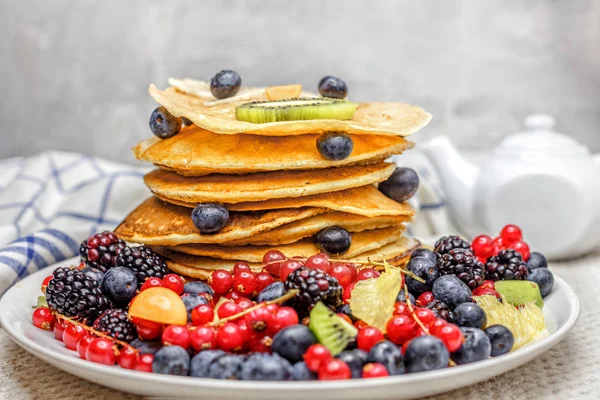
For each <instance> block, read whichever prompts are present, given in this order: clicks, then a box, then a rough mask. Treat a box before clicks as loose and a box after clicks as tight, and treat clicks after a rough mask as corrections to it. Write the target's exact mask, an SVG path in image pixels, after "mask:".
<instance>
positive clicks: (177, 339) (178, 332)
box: [162, 325, 190, 349]
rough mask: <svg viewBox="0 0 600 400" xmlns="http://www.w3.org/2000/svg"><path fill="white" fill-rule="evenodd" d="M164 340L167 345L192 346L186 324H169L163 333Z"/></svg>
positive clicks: (185, 347)
mask: <svg viewBox="0 0 600 400" xmlns="http://www.w3.org/2000/svg"><path fill="white" fill-rule="evenodd" d="M162 342H163V344H164V345H165V346H181V347H183V348H184V349H187V348H188V347H190V332H189V330H188V328H187V326H184V325H169V326H167V327H166V328H165V330H164V331H163V333H162Z"/></svg>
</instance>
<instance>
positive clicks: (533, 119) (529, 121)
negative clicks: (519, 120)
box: [523, 114, 555, 131]
mask: <svg viewBox="0 0 600 400" xmlns="http://www.w3.org/2000/svg"><path fill="white" fill-rule="evenodd" d="M554 122H555V121H554V117H553V116H552V115H549V114H532V115H530V116H528V117H527V118H525V120H524V121H523V126H524V127H525V129H527V130H536V131H537V130H544V131H551V130H553V128H554Z"/></svg>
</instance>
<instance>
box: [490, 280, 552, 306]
mask: <svg viewBox="0 0 600 400" xmlns="http://www.w3.org/2000/svg"><path fill="white" fill-rule="evenodd" d="M494 287H495V289H496V292H498V293H500V295H502V296H504V298H506V301H508V302H509V303H510V304H512V305H513V306H522V305H523V304H527V303H535V305H536V306H538V307H539V308H543V307H544V300H542V294H541V293H540V288H539V286H538V285H537V283H535V282H530V281H516V280H512V281H496V283H495V284H494Z"/></svg>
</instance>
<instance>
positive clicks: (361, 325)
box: [354, 319, 369, 331]
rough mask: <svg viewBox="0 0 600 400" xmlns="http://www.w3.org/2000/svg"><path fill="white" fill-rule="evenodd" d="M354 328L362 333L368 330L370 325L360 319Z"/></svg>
mask: <svg viewBox="0 0 600 400" xmlns="http://www.w3.org/2000/svg"><path fill="white" fill-rule="evenodd" d="M354 327H355V328H356V329H358V330H359V331H360V330H361V329H365V328H368V327H369V324H367V323H366V322H365V321H362V320H360V319H359V320H358V321H356V322H355V323H354Z"/></svg>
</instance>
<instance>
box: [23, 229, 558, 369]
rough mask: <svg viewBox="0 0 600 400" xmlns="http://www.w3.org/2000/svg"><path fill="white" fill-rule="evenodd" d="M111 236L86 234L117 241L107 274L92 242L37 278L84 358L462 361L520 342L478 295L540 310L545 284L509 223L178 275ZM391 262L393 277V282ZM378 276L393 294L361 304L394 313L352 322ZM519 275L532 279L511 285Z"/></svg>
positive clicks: (222, 363)
mask: <svg viewBox="0 0 600 400" xmlns="http://www.w3.org/2000/svg"><path fill="white" fill-rule="evenodd" d="M112 236H114V235H113V234H111V233H106V232H105V233H102V234H100V235H99V236H98V235H97V236H93V237H92V238H90V239H88V240H87V241H86V242H84V243H82V248H84V247H85V246H87V247H88V248H91V247H90V243H92V244H94V243H96V242H98V243H104V242H106V241H107V240H110V241H111V243H112V244H106V243H105V244H104V245H103V246H105V247H106V248H107V249H109V248H110V247H111V246H113V250H115V249H117V248H118V251H116V250H115V251H113V250H110V249H109V251H108V252H107V253H106V254H109V253H110V254H111V261H110V262H108V261H107V262H106V263H104V265H103V271H101V270H100V269H99V268H96V269H95V270H94V271H93V273H90V271H89V268H90V266H89V261H90V260H89V254H90V251H89V250H88V251H87V253H86V252H83V253H82V265H81V266H80V267H78V268H72V269H69V268H58V269H57V270H56V271H54V273H53V274H52V275H51V276H49V277H48V278H46V279H45V280H44V283H43V284H42V291H43V292H44V293H45V295H46V300H47V307H45V306H43V307H39V308H37V309H36V310H35V311H34V312H33V315H32V322H33V324H34V325H35V326H36V327H38V328H40V329H45V330H48V331H52V333H53V335H54V337H55V338H56V339H58V340H61V341H63V342H64V344H65V346H66V347H67V348H69V349H72V350H75V351H77V352H78V353H79V355H80V357H82V358H84V359H86V360H89V361H93V362H98V363H102V364H106V365H114V364H118V365H119V366H120V367H121V368H126V369H135V370H138V371H146V372H155V373H163V374H172V375H191V376H195V377H204V378H215V379H239V380H275V381H282V380H298V381H299V380H315V379H318V380H332V379H355V378H378V377H385V376H392V375H400V374H404V373H414V372H421V371H430V370H435V369H440V368H446V367H448V366H449V365H461V364H466V363H471V362H475V361H479V360H483V359H486V358H488V357H496V356H499V355H502V354H505V353H507V352H509V351H511V350H512V348H513V345H514V343H515V336H514V332H512V331H511V329H509V328H508V327H507V326H504V325H502V324H498V323H497V321H496V322H495V323H494V321H492V320H490V319H489V318H488V314H487V313H486V309H485V308H484V306H483V307H482V304H485V302H481V303H480V302H479V301H477V299H478V298H479V297H480V296H487V297H486V299H491V301H492V302H493V303H495V304H501V303H499V302H498V301H497V300H495V298H498V299H501V300H502V301H503V302H505V303H504V304H506V302H507V303H509V304H515V305H517V306H522V305H523V303H513V301H523V299H530V300H527V301H528V303H527V306H528V307H535V305H533V304H537V305H538V306H541V305H543V302H542V297H545V296H546V295H547V294H548V293H549V292H550V291H551V289H552V286H553V277H552V273H551V272H550V271H549V270H548V269H547V261H546V259H545V257H544V256H543V255H541V254H539V253H535V252H533V253H530V252H529V249H528V247H527V245H526V244H525V242H523V241H522V235H521V231H520V229H518V227H516V226H514V225H509V226H507V227H505V228H504V229H503V230H502V233H501V235H500V236H499V238H497V239H492V238H490V237H488V236H479V237H477V238H475V240H474V241H473V242H472V243H470V244H469V243H468V242H466V241H465V240H464V239H462V238H460V237H446V238H442V239H440V240H439V241H438V243H437V244H436V247H435V251H432V250H428V249H426V248H421V249H418V250H416V251H415V252H414V253H413V254H412V256H411V258H410V260H409V261H408V263H407V264H406V266H405V267H404V268H394V267H390V266H389V265H387V264H385V263H370V262H369V263H366V262H365V263H358V264H357V263H352V262H350V261H344V260H334V259H331V258H330V257H329V256H328V255H326V254H324V253H320V254H316V255H313V256H311V257H308V258H301V257H294V258H288V257H286V256H285V255H284V254H282V253H281V252H280V251H278V250H271V251H269V252H267V253H266V254H265V255H264V258H263V266H262V268H260V271H258V268H251V267H250V266H249V265H248V264H247V263H245V262H238V263H236V264H235V265H234V266H233V268H232V270H231V271H226V270H215V271H214V272H213V273H212V276H211V278H210V279H209V282H201V281H186V280H185V278H183V277H181V276H179V275H177V274H173V273H170V271H169V270H168V268H167V266H166V264H165V261H164V260H163V259H162V257H160V256H159V255H157V254H155V253H154V252H152V250H150V249H149V248H147V247H145V246H139V247H126V246H117V245H116V244H118V243H119V241H118V239H115V238H113V237H112ZM103 241H104V242H103ZM86 243H87V244H86ZM114 246H116V247H114ZM96 248H99V247H96ZM92 254H94V253H92ZM100 259H105V260H108V257H100ZM86 263H87V264H88V265H87V266H86ZM392 270H396V271H400V273H401V274H402V275H401V276H400V278H401V279H400V280H398V281H396V280H393V279H394V278H393V277H392V278H390V277H391V276H392V275H393V274H391V275H390V271H392ZM382 271H383V272H382ZM396 273H397V272H396ZM486 278H487V280H485V279H486ZM387 279H392V280H393V282H396V283H395V286H394V287H396V288H397V292H396V291H394V292H393V297H392V298H390V297H389V296H387V294H385V293H377V292H375V293H371V294H369V295H370V296H375V297H376V298H369V299H367V301H378V302H380V304H381V302H383V301H384V300H383V299H384V298H385V299H390V301H391V303H388V304H389V306H390V308H389V311H387V308H386V307H383V306H382V307H378V308H376V309H373V308H372V307H371V308H370V307H360V309H361V310H365V309H366V310H370V309H372V310H370V312H372V313H374V314H375V313H377V314H378V316H381V315H383V316H384V319H383V320H381V318H371V317H373V316H370V315H363V314H360V316H361V318H359V317H358V316H357V315H359V311H358V310H359V308H354V307H355V305H356V304H357V302H360V301H365V299H363V298H362V297H361V296H363V293H368V290H367V291H365V290H364V289H365V288H366V287H370V285H372V284H378V283H382V284H383V283H385V282H388V281H385V280H387ZM523 279H529V280H530V281H532V282H535V283H536V284H535V285H531V284H529V285H525V286H518V285H513V284H511V282H515V283H525V282H522V280H523ZM495 281H498V282H495ZM501 282H502V285H501V284H500V283H501ZM382 287H383V286H382ZM357 288H360V289H361V290H355V289H357ZM532 288H533V289H532ZM523 291H526V293H525V292H523ZM395 293H398V294H397V296H396V294H395ZM353 294H354V295H355V296H354V297H353ZM491 296H493V297H491ZM482 298H483V297H482ZM515 299H516V300H515ZM385 301H387V300H385ZM529 302H531V303H529ZM353 310H354V312H356V313H357V315H354V314H353ZM361 312H363V311H361ZM388 312H389V313H388ZM381 313H383V314H381ZM494 318H497V317H496V316H494ZM367 320H368V321H371V323H367V322H366V321H367ZM377 321H380V322H381V323H380V322H377Z"/></svg>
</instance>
